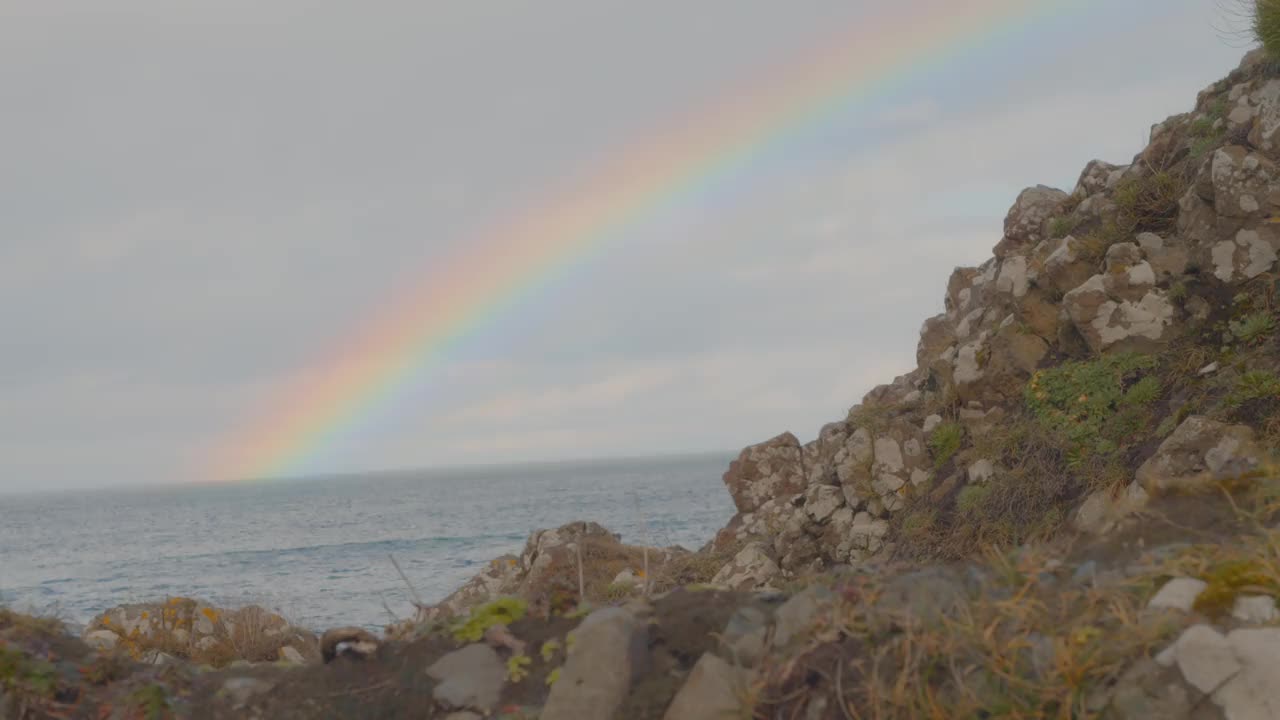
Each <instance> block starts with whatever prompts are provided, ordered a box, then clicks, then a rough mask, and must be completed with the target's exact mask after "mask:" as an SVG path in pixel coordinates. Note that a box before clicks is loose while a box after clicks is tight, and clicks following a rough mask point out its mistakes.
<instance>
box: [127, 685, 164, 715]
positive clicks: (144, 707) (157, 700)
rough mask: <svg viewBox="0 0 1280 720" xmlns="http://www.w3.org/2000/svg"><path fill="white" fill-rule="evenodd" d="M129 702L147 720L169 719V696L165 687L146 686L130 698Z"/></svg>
mask: <svg viewBox="0 0 1280 720" xmlns="http://www.w3.org/2000/svg"><path fill="white" fill-rule="evenodd" d="M129 702H130V704H131V705H132V706H133V707H134V709H136V710H138V711H139V712H140V713H141V715H142V717H143V718H146V720H163V718H167V717H169V709H170V708H169V696H168V693H166V692H165V689H164V687H162V686H160V685H156V684H154V683H153V684H151V685H144V686H142V687H140V688H138V689H137V690H135V691H134V692H133V694H132V695H130V696H129Z"/></svg>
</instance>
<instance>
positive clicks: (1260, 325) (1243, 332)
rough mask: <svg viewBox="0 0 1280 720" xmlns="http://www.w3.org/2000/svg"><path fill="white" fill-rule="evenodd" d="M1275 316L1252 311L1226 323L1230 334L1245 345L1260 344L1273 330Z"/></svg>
mask: <svg viewBox="0 0 1280 720" xmlns="http://www.w3.org/2000/svg"><path fill="white" fill-rule="evenodd" d="M1275 327H1276V322H1275V318H1273V317H1272V316H1271V313H1268V312H1254V313H1249V314H1248V315H1245V316H1244V317H1242V318H1240V319H1239V320H1232V321H1231V322H1230V323H1228V324H1227V328H1228V330H1229V331H1230V333H1231V336H1232V337H1233V338H1235V339H1236V340H1239V341H1240V342H1242V343H1244V344H1246V345H1260V344H1262V342H1263V341H1265V340H1266V339H1267V337H1269V336H1270V335H1271V332H1272V331H1273V330H1275Z"/></svg>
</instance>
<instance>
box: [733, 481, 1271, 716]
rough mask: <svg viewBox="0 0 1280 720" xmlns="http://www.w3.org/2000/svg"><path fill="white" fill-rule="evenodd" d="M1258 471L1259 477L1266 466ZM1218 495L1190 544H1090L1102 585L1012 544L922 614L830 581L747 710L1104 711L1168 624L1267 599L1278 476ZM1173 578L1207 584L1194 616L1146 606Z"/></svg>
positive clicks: (876, 578) (1162, 639)
mask: <svg viewBox="0 0 1280 720" xmlns="http://www.w3.org/2000/svg"><path fill="white" fill-rule="evenodd" d="M1258 475H1259V476H1261V477H1263V478H1268V477H1271V476H1272V471H1270V470H1268V471H1266V472H1263V473H1259V474H1258ZM1217 492H1218V493H1219V494H1220V495H1221V497H1222V501H1221V502H1223V503H1225V506H1229V511H1228V512H1227V515H1229V516H1230V515H1233V516H1234V517H1236V518H1237V520H1238V521H1239V522H1238V523H1237V524H1235V525H1233V526H1232V527H1233V529H1231V530H1229V531H1223V530H1222V529H1221V528H1219V530H1218V531H1217V532H1216V533H1215V532H1214V531H1211V530H1210V529H1209V528H1210V526H1211V523H1210V522H1209V521H1207V520H1206V521H1205V522H1206V523H1209V524H1206V525H1205V527H1204V528H1198V527H1194V526H1187V527H1184V528H1182V531H1183V532H1182V533H1181V535H1182V537H1184V538H1186V539H1190V540H1193V541H1195V542H1196V544H1193V545H1189V546H1187V547H1186V548H1184V549H1182V550H1180V551H1178V552H1175V553H1166V552H1161V553H1159V554H1156V555H1145V556H1142V557H1140V558H1139V559H1137V560H1136V561H1129V560H1122V559H1120V558H1122V557H1123V554H1116V555H1109V553H1111V552H1114V551H1116V550H1118V549H1119V548H1120V547H1121V545H1122V544H1123V542H1124V541H1121V540H1119V539H1113V540H1112V541H1111V542H1112V543H1113V544H1115V546H1116V547H1115V548H1110V549H1109V546H1108V545H1107V544H1106V543H1103V544H1102V545H1101V546H1098V547H1094V548H1092V549H1091V552H1092V553H1095V554H1094V555H1091V557H1097V558H1099V560H1098V562H1099V563H1100V564H1104V563H1106V562H1108V560H1107V558H1110V562H1112V563H1114V564H1115V565H1117V567H1119V566H1121V564H1122V563H1123V565H1124V566H1127V567H1129V570H1128V572H1127V575H1123V576H1121V575H1117V576H1115V577H1113V578H1112V579H1111V580H1108V581H1106V582H1100V583H1097V584H1092V583H1077V582H1069V581H1067V577H1069V575H1070V573H1071V572H1072V570H1073V568H1072V566H1069V565H1063V564H1060V563H1059V561H1058V560H1057V558H1058V557H1059V555H1060V553H1062V552H1066V550H1067V549H1066V548H1063V547H1061V544H1058V545H1049V544H1039V545H1032V546H1027V547H1025V548H1024V549H1022V550H1020V551H1016V552H1006V551H1001V550H998V549H994V548H988V549H987V550H986V551H985V552H984V553H983V554H982V559H981V560H980V562H978V563H977V567H978V568H980V571H979V575H981V576H984V577H986V578H987V580H986V582H985V583H984V584H983V585H982V589H981V590H979V591H973V590H971V591H970V592H969V593H968V595H967V597H966V599H965V601H964V602H962V603H961V604H960V605H959V606H958V608H956V609H955V610H954V611H953V612H951V613H950V614H947V615H943V616H941V617H937V618H934V619H928V618H925V619H923V620H922V619H921V618H920V617H919V616H916V617H911V616H907V615H903V614H902V613H900V612H899V610H900V603H897V602H896V601H895V602H894V603H887V602H883V601H882V598H883V597H884V592H885V588H886V586H887V583H888V582H889V581H888V580H887V579H886V578H885V577H884V576H880V575H874V574H868V575H864V576H858V577H856V578H855V579H854V580H852V581H850V582H849V583H848V584H846V585H845V586H843V587H841V586H837V591H838V592H837V596H836V597H837V598H838V600H837V602H836V605H835V607H834V609H833V612H832V613H830V614H823V615H821V616H820V618H819V620H818V621H817V624H816V626H815V628H814V635H813V640H812V641H811V642H810V643H809V644H808V645H807V646H805V647H803V648H802V649H800V650H799V651H798V652H791V653H788V654H785V655H777V654H775V655H771V656H770V657H769V658H768V659H767V660H766V663H765V666H764V669H763V671H762V673H761V675H760V679H759V682H758V687H757V688H756V690H755V695H756V696H757V697H759V698H760V700H759V703H758V705H757V706H756V707H755V708H754V712H755V715H754V717H756V718H761V720H763V719H764V718H773V717H811V718H824V719H834V720H845V719H847V718H856V719H858V720H862V719H864V718H866V719H871V718H874V719H876V720H890V719H895V718H903V719H906V718H956V717H985V718H1010V719H1013V718H1018V719H1029V718H1062V719H1064V720H1066V719H1068V718H1071V719H1076V718H1095V717H1100V716H1103V714H1104V712H1105V706H1106V703H1107V701H1108V698H1109V693H1110V691H1111V689H1112V688H1114V687H1116V685H1117V682H1118V681H1119V680H1120V679H1121V678H1122V676H1123V675H1124V673H1125V672H1126V671H1127V670H1128V669H1129V668H1131V667H1132V666H1133V665H1134V663H1135V662H1136V661H1138V660H1140V659H1142V658H1144V657H1150V656H1152V655H1153V654H1154V653H1155V652H1157V651H1159V650H1160V649H1162V648H1163V647H1165V646H1166V645H1167V644H1168V643H1169V642H1171V641H1172V639H1173V638H1174V637H1176V635H1177V634H1178V633H1179V632H1180V631H1181V630H1183V629H1184V628H1186V627H1188V626H1190V625H1191V624H1194V623H1196V622H1201V621H1203V618H1204V617H1205V616H1208V617H1209V618H1213V617H1215V616H1218V615H1221V614H1224V613H1228V612H1230V608H1231V606H1232V604H1233V602H1234V600H1235V598H1236V597H1237V596H1238V595H1240V594H1244V593H1250V594H1269V595H1272V596H1273V597H1277V598H1280V527H1276V526H1275V525H1274V522H1275V520H1276V518H1277V517H1280V483H1277V482H1275V481H1270V480H1266V479H1264V480H1262V481H1260V482H1259V481H1250V482H1238V483H1232V484H1228V485H1224V486H1222V487H1220V488H1219V489H1218V491H1217ZM1210 501H1212V497H1208V498H1206V499H1205V502H1210ZM1196 517H1199V514H1193V516H1192V521H1193V522H1195V518H1196ZM1150 522H1158V521H1157V520H1155V519H1152V520H1150ZM1165 522H1170V523H1171V521H1169V520H1168V519H1165ZM1172 526H1173V527H1174V528H1175V529H1176V528H1177V527H1178V526H1177V525H1176V523H1174V524H1173V525H1172ZM1103 566H1104V567H1106V566H1105V564H1104V565H1103ZM1175 576H1186V577H1197V578H1201V579H1203V580H1205V581H1206V582H1207V583H1208V584H1209V587H1208V589H1207V590H1206V592H1205V593H1204V594H1202V596H1201V598H1200V600H1199V601H1198V602H1197V608H1196V609H1197V610H1198V611H1199V613H1202V614H1195V613H1193V614H1184V613H1180V612H1153V611H1149V610H1147V609H1146V605H1147V602H1148V601H1149V599H1150V597H1151V596H1152V595H1153V594H1154V593H1155V591H1156V590H1157V589H1158V588H1159V587H1161V586H1162V585H1163V584H1164V583H1165V582H1166V581H1167V580H1168V579H1169V578H1171V577H1175ZM822 707H825V710H822ZM806 713H811V714H806Z"/></svg>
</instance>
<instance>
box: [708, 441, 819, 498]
mask: <svg viewBox="0 0 1280 720" xmlns="http://www.w3.org/2000/svg"><path fill="white" fill-rule="evenodd" d="M724 484H725V486H726V487H727V488H728V489H729V494H730V495H731V496H733V502H734V504H735V505H736V506H737V507H738V512H740V513H749V512H752V511H754V510H755V509H757V508H759V507H760V506H761V505H762V504H764V503H765V502H767V501H769V500H770V499H772V498H775V497H779V496H782V495H792V494H796V493H800V492H803V491H804V487H805V473H804V466H803V462H802V456H801V449H800V441H799V440H797V439H796V436H795V435H792V434H791V433H783V434H781V435H779V436H777V437H775V438H773V439H772V440H769V441H767V442H763V443H760V444H759V445H752V446H751V447H748V448H746V449H745V450H743V451H742V453H741V454H740V455H739V456H738V459H737V460H734V461H733V462H732V463H731V464H730V465H729V470H728V471H727V472H726V473H725V474H724Z"/></svg>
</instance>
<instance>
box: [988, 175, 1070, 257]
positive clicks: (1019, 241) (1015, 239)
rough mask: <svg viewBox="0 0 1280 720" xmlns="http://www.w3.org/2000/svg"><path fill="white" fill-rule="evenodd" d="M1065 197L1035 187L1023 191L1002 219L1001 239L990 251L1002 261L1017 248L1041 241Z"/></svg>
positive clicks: (1041, 187)
mask: <svg viewBox="0 0 1280 720" xmlns="http://www.w3.org/2000/svg"><path fill="white" fill-rule="evenodd" d="M1067 197H1068V196H1067V194H1066V193H1065V192H1063V191H1061V190H1058V189H1056V188H1051V187H1046V186H1044V185H1037V186H1035V187H1032V188H1027V189H1026V190H1023V191H1022V192H1021V193H1019V195H1018V199H1017V201H1015V202H1014V204H1013V207H1012V208H1010V209H1009V213H1008V214H1007V215H1006V216H1005V219H1004V239H1002V240H1001V241H1000V243H999V244H998V245H996V247H995V249H994V251H993V252H994V253H995V256H996V257H997V258H1001V259H1003V258H1005V257H1006V256H1008V255H1011V254H1013V253H1014V252H1016V251H1017V250H1018V249H1019V248H1023V247H1030V246H1033V245H1035V244H1036V243H1038V242H1040V241H1041V240H1043V239H1044V237H1045V224H1046V223H1048V221H1049V219H1050V218H1052V217H1053V216H1054V215H1055V214H1057V212H1058V210H1059V209H1060V208H1061V207H1062V204H1063V203H1064V202H1065V201H1066V200H1067Z"/></svg>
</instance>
